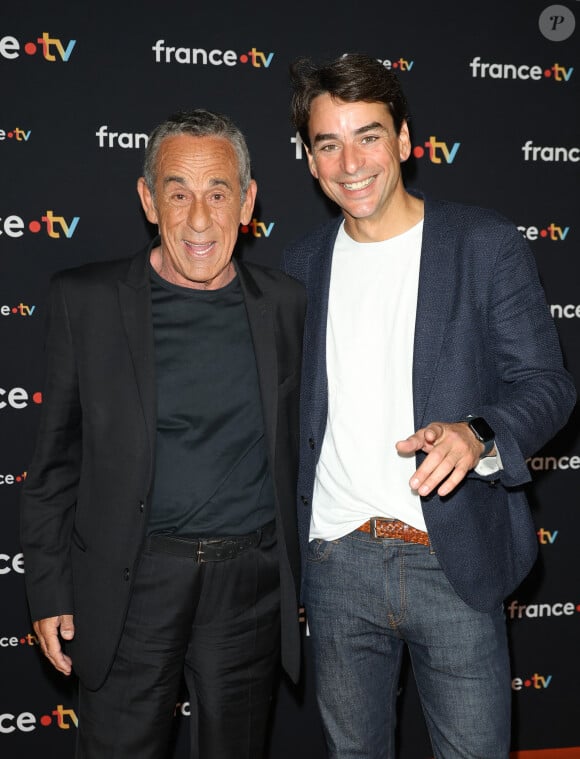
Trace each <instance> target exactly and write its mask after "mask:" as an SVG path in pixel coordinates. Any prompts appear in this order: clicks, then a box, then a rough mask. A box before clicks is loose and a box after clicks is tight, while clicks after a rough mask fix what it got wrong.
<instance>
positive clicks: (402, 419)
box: [310, 221, 425, 540]
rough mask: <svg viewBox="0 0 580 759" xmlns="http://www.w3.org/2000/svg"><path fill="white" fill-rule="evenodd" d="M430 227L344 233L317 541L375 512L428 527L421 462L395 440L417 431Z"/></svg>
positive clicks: (334, 289) (332, 314)
mask: <svg viewBox="0 0 580 759" xmlns="http://www.w3.org/2000/svg"><path fill="white" fill-rule="evenodd" d="M422 232H423V221H420V222H419V223H418V224H416V225H415V226H414V227H412V228H411V229H409V230H407V231H406V232H404V233H403V234H401V235H398V236H397V237H394V238H391V239H389V240H384V241H382V242H373V243H358V242H355V241H354V240H353V239H351V238H350V237H349V236H348V235H347V234H346V232H345V231H344V224H343V225H342V226H341V228H340V231H339V233H338V236H337V239H336V243H335V248H334V255H333V259H332V271H331V279H330V293H329V302H328V324H327V336H326V364H327V376H328V420H327V424H326V432H325V435H324V440H323V443H322V450H321V453H320V459H319V462H318V465H317V468H316V479H315V483H314V495H313V500H312V520H311V529H310V538H311V539H313V538H323V539H325V540H334V539H335V538H338V537H341V536H342V535H346V534H347V533H349V532H352V531H353V530H355V529H356V528H357V527H359V526H360V525H361V524H363V523H364V522H366V521H367V520H368V519H369V518H370V517H372V516H384V517H391V518H396V519H400V520H402V521H403V522H407V523H408V524H411V525H413V526H414V527H417V528H418V529H420V530H425V521H424V519H423V513H422V509H421V502H420V499H419V496H418V495H417V494H416V493H414V492H413V491H412V490H411V489H410V487H409V480H410V478H411V475H412V474H413V472H414V471H415V469H416V463H415V456H414V455H411V456H401V455H399V454H398V453H397V450H396V448H395V443H396V442H397V441H398V440H402V439H404V438H407V437H408V436H409V435H412V434H413V432H414V431H415V424H414V418H413V378H412V371H413V344H414V332H415V315H416V310H417V290H418V285H419V264H420V259H421V238H422Z"/></svg>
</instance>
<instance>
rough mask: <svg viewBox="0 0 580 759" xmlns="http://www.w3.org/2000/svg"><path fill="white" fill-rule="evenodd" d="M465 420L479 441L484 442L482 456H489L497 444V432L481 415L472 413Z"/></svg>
mask: <svg viewBox="0 0 580 759" xmlns="http://www.w3.org/2000/svg"><path fill="white" fill-rule="evenodd" d="M465 421H466V422H467V426H468V427H469V429H470V430H471V431H472V432H473V434H474V435H475V437H476V438H477V439H478V440H479V442H480V443H483V453H482V454H481V456H480V458H483V457H484V456H488V455H489V453H490V451H491V450H492V448H493V447H494V445H495V432H494V431H493V430H492V429H491V427H490V426H489V424H488V423H487V422H486V421H485V419H484V418H483V417H481V416H473V414H470V415H469V416H467V417H466V418H465Z"/></svg>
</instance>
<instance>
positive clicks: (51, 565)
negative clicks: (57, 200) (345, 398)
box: [21, 246, 305, 688]
mask: <svg viewBox="0 0 580 759" xmlns="http://www.w3.org/2000/svg"><path fill="white" fill-rule="evenodd" d="M150 249H151V246H150V247H149V248H148V249H147V250H144V251H142V252H141V253H139V254H138V255H137V256H135V257H133V258H128V259H122V260H117V261H111V262H106V263H94V264H87V265H84V266H81V267H79V268H76V269H71V270H68V271H65V272H61V273H58V274H56V275H55V276H54V278H53V280H52V282H51V288H50V295H49V311H48V331H47V368H46V377H45V385H44V392H43V408H42V414H41V420H40V425H39V431H38V437H37V443H36V449H35V452H34V456H33V460H32V463H31V466H30V468H29V470H28V473H27V478H26V482H25V486H24V489H23V497H22V503H21V542H22V549H23V552H24V560H25V578H26V587H27V594H28V600H29V606H30V611H31V616H32V618H33V619H34V620H36V619H41V618H44V617H51V616H56V615H59V614H66V613H69V614H74V621H75V628H76V632H75V638H74V641H73V642H72V643H71V644H69V645H68V650H69V653H70V655H71V657H72V659H73V666H74V668H75V671H76V673H77V674H78V675H79V677H80V678H81V680H82V681H83V683H84V684H85V685H86V686H87V687H88V688H96V687H98V686H99V685H100V684H101V683H102V682H103V680H104V678H105V676H106V674H107V671H108V669H109V667H110V664H111V662H112V659H113V656H114V654H115V651H116V648H117V645H118V641H119V637H120V634H121V631H122V628H123V623H124V618H125V614H126V610H127V605H128V601H129V597H130V593H131V587H132V579H133V574H134V571H135V568H136V566H137V563H138V560H139V556H140V552H141V549H142V545H143V541H144V536H145V530H146V525H147V517H148V513H149V508H150V496H151V485H152V476H153V471H154V457H155V450H154V445H155V431H156V416H155V405H156V392H155V376H154V342H153V326H152V319H151V293H150V278H149V252H150ZM235 265H236V270H237V273H238V276H239V278H240V283H241V286H242V291H243V294H244V299H245V304H246V308H247V313H248V319H249V324H250V330H251V334H252V339H253V343H254V348H255V355H256V363H257V368H258V377H259V382H260V391H261V398H262V406H263V413H264V426H265V432H266V440H267V449H268V457H269V464H270V467H271V471H272V475H273V482H274V491H275V498H276V503H275V508H276V526H277V536H278V544H279V556H280V581H281V612H282V663H283V666H284V668H285V669H286V671H287V672H288V674H289V675H290V677H291V678H292V679H294V680H296V679H297V677H298V672H299V660H300V652H299V648H300V635H299V629H298V605H297V592H296V586H297V582H298V577H299V549H298V540H297V528H296V517H295V492H296V473H297V458H298V449H297V444H298V424H299V421H298V399H299V378H300V364H301V348H302V331H303V320H304V313H305V293H304V288H303V286H302V285H301V284H299V283H298V282H296V281H295V280H294V279H292V278H291V277H288V276H287V275H285V274H283V273H281V272H279V271H275V270H270V269H266V268H264V267H260V266H257V265H251V264H242V263H236V264H235Z"/></svg>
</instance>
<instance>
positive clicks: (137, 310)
mask: <svg viewBox="0 0 580 759" xmlns="http://www.w3.org/2000/svg"><path fill="white" fill-rule="evenodd" d="M153 244H154V243H153ZM153 244H152V245H151V246H150V247H149V248H148V249H147V251H146V252H145V253H141V254H139V255H138V256H135V258H134V259H133V261H132V262H131V265H130V267H129V271H128V274H127V277H126V279H124V280H119V282H118V285H117V286H118V293H119V307H120V310H121V317H122V320H123V325H124V329H125V334H126V336H127V343H128V346H129V351H130V353H131V357H132V360H133V366H134V369H135V380H136V384H137V388H138V393H139V397H140V400H141V407H142V409H143V415H144V418H145V424H146V427H147V432H148V442H149V456H150V463H151V467H150V471H152V462H153V446H154V442H155V429H156V423H157V422H156V391H155V344H154V337H153V323H152V316H151V288H150V284H149V253H150V250H151V247H153Z"/></svg>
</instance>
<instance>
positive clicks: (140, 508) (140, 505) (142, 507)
mask: <svg viewBox="0 0 580 759" xmlns="http://www.w3.org/2000/svg"><path fill="white" fill-rule="evenodd" d="M139 511H140V512H141V514H142V513H143V512H144V511H145V504H144V503H143V501H139Z"/></svg>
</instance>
